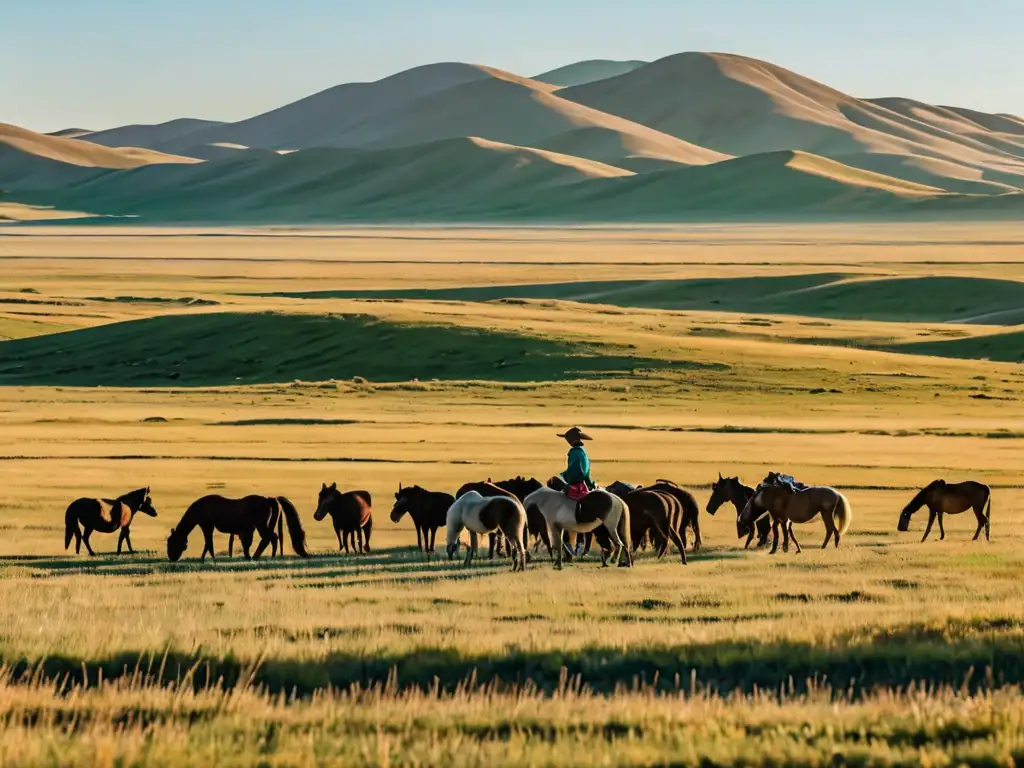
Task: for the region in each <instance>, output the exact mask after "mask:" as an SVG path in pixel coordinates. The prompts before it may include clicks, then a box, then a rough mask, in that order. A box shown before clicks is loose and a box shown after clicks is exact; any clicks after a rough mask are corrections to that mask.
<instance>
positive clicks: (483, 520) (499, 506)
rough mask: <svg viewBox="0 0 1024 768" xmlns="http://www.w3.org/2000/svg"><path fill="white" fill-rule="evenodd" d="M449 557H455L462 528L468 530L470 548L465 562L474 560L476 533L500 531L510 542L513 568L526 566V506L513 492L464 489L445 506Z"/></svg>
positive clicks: (522, 568)
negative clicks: (488, 493) (484, 492)
mask: <svg viewBox="0 0 1024 768" xmlns="http://www.w3.org/2000/svg"><path fill="white" fill-rule="evenodd" d="M445 522H446V526H447V534H448V547H447V552H448V559H449V560H451V559H452V558H454V557H455V552H456V551H457V550H458V548H459V536H461V535H462V531H463V529H468V530H469V549H468V550H467V551H466V561H465V565H467V566H468V565H469V564H470V563H471V562H473V555H474V554H475V553H476V548H477V544H478V543H479V542H478V538H477V537H478V536H479V535H480V534H483V533H493V532H494V531H501V532H502V533H503V534H504V535H505V538H506V540H507V541H508V544H509V549H510V550H511V553H510V554H511V555H512V570H513V571H524V570H526V542H525V541H524V540H523V534H524V532H525V530H526V510H525V509H523V505H522V503H521V502H520V501H519V499H517V498H515V496H490V497H488V496H482V495H481V494H480V493H478V492H477V491H467V492H466V493H464V494H463V495H462V496H460V497H459V498H458V499H456V500H455V502H454V503H453V504H452V505H451V506H450V507H449V508H448V514H447V520H446V521H445Z"/></svg>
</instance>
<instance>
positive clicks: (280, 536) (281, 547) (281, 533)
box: [277, 500, 284, 557]
mask: <svg viewBox="0 0 1024 768" xmlns="http://www.w3.org/2000/svg"><path fill="white" fill-rule="evenodd" d="M278 506H279V507H280V508H281V510H282V511H284V504H281V502H280V500H279V501H278ZM283 517H284V515H283V514H282V515H278V516H277V546H278V550H277V551H278V552H280V553H281V557H284V527H283V526H284V521H283V520H282V518H283Z"/></svg>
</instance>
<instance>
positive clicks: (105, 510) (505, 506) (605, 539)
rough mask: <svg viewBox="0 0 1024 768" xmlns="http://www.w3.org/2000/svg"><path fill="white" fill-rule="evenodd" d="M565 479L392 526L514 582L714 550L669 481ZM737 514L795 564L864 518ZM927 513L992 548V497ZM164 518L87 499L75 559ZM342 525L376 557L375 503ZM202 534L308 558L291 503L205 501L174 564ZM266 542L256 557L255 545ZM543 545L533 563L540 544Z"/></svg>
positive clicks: (352, 508)
mask: <svg viewBox="0 0 1024 768" xmlns="http://www.w3.org/2000/svg"><path fill="white" fill-rule="evenodd" d="M564 490H565V488H564V483H563V482H562V481H561V479H560V478H558V477H553V478H551V479H550V480H549V481H548V482H547V483H546V484H544V483H541V482H540V481H538V480H536V479H532V478H524V477H515V478H512V479H509V480H503V481H498V482H492V481H491V480H486V481H480V482H472V483H467V484H466V485H464V486H462V487H461V488H460V489H459V490H458V491H457V492H456V493H455V494H454V495H453V494H449V493H445V492H441V491H430V490H427V489H425V488H421V487H420V486H418V485H413V486H404V487H403V486H402V485H399V488H398V491H397V492H396V493H395V501H394V505H393V507H392V510H391V515H390V517H391V521H392V522H393V523H398V522H400V521H401V520H402V518H403V517H405V515H409V517H410V518H411V519H412V522H413V526H414V528H415V529H416V545H417V547H418V549H419V550H420V551H422V552H427V553H432V552H434V551H435V544H436V538H437V531H438V529H439V528H442V527H443V528H445V533H446V540H445V551H446V553H447V555H448V558H449V559H453V558H454V557H455V555H456V554H457V553H458V551H459V547H460V542H461V539H462V534H463V533H464V532H466V531H468V533H469V539H470V541H469V546H468V547H467V549H466V555H465V564H466V565H469V564H470V563H471V562H472V560H473V557H474V556H475V554H476V551H477V548H478V545H479V543H480V539H479V537H481V536H484V535H486V536H487V537H488V556H489V557H491V558H493V557H495V555H498V556H507V557H509V558H510V559H511V560H512V567H513V570H517V571H518V570H523V569H525V568H526V563H527V562H528V560H529V559H531V557H532V555H533V554H536V553H537V552H538V551H539V549H540V547H542V546H543V547H545V548H546V550H547V553H548V555H549V557H550V558H551V559H552V560H553V562H554V566H555V568H558V569H561V568H562V564H563V563H564V562H567V561H571V560H572V559H573V558H577V557H581V556H584V555H586V554H588V553H589V552H590V550H591V546H592V544H593V542H594V541H596V542H597V544H598V547H599V549H600V556H601V563H602V565H605V566H607V565H608V564H609V563H612V562H614V563H616V564H617V565H619V566H622V567H628V566H631V565H633V557H634V555H635V553H636V552H637V550H638V549H639V548H641V547H645V548H646V547H648V546H649V547H651V548H652V549H653V550H654V552H655V553H656V554H657V556H658V558H659V559H660V558H661V557H663V556H664V555H665V553H666V552H667V551H668V547H669V545H670V544H671V545H673V546H675V547H676V550H677V551H678V553H679V557H680V560H681V562H682V564H684V565H685V564H686V550H687V531H688V530H689V531H690V532H692V534H693V547H692V551H698V550H699V549H700V548H701V546H702V540H701V535H700V521H699V511H700V507H699V505H698V503H697V500H696V498H695V497H694V496H693V494H692V493H690V492H689V491H687V490H686V489H684V488H681V487H680V486H678V485H677V484H676V483H674V482H672V481H669V480H658V481H657V482H655V483H654V484H653V485H649V486H634V485H630V484H627V483H623V482H615V483H612V484H611V485H609V486H608V487H607V488H598V489H595V490H593V491H591V492H590V493H589V494H587V495H586V496H584V497H583V498H582V499H578V500H574V499H570V498H569V496H568V495H567V494H566V493H565V492H564ZM727 503H730V504H732V505H733V506H734V507H735V510H736V533H737V536H738V537H739V538H741V539H742V538H743V537H746V543H745V545H744V548H747V547H749V546H750V545H751V543H752V542H753V539H754V537H755V536H756V537H757V540H758V546H759V547H764V546H767V544H768V541H769V538H772V539H773V541H772V546H771V553H772V554H775V552H776V551H777V549H778V546H779V541H780V538H781V540H782V547H783V551H784V552H788V551H789V548H790V541H792V543H793V545H794V546H795V548H796V551H797V552H800V544H799V542H798V541H797V539H796V535H795V533H794V531H793V524H794V523H797V524H801V523H808V522H811V521H813V520H814V519H815V518H816V517H819V516H820V517H821V519H822V521H823V523H824V526H825V540H824V542H823V543H822V545H821V546H822V549H824V548H826V547H827V546H828V544H829V542H833V543H834V545H835V546H836V547H838V546H839V543H840V539H841V537H842V536H843V535H845V534H846V532H847V530H848V529H849V527H850V523H851V521H852V516H853V513H852V509H851V507H850V504H849V502H848V501H847V499H846V497H845V496H844V495H843V494H842V493H840V492H839V491H837V490H835V489H834V488H829V487H825V486H810V487H807V486H802V485H800V484H799V483H796V482H795V481H793V480H792V478H788V476H785V475H779V474H777V473H769V475H768V476H767V477H766V478H765V479H764V481H763V482H761V483H760V484H758V485H757V487H755V488H751V487H749V486H746V485H743V484H742V483H741V482H740V480H739V478H738V477H722V476H721V475H719V477H718V479H717V480H716V481H715V482H714V483H712V486H711V498H710V500H709V501H708V503H707V505H706V507H705V509H706V511H707V512H708V514H710V515H714V514H715V513H716V512H717V511H718V510H719V508H721V507H722V505H724V504H727ZM924 507H927V508H928V512H929V518H928V523H927V526H926V528H925V532H924V538H923V539H922V541H924V540H925V539H927V538H928V535H929V533H930V532H931V530H932V525H933V524H934V523H935V522H936V521H938V524H939V534H940V538H945V535H946V532H945V528H944V526H943V517H944V516H945V515H956V514H960V513H963V512H966V511H967V510H972V511H973V512H974V514H975V517H976V518H977V522H978V527H977V530H976V531H975V533H974V540H977V539H978V538H979V537H980V536H981V533H982V532H983V531H984V533H985V538H986V540H988V539H989V538H990V518H991V512H992V496H991V490H990V488H989V487H988V486H987V485H984V484H982V483H978V482H974V481H967V482H962V483H947V482H945V481H944V480H935V481H934V482H932V483H929V484H928V485H927V486H925V487H924V488H922V489H921V490H920V491H919V492H918V493H917V494H916V495H915V496H914V498H913V499H912V500H911V501H910V503H909V504H907V505H906V507H904V509H903V511H902V512H901V513H900V516H899V521H898V524H897V529H898V530H899V531H907V530H909V526H910V522H911V518H912V516H913V515H914V514H915V513H916V512H917V511H918V510H920V509H922V508H924ZM139 512H141V513H143V514H145V515H148V516H150V517H156V516H157V512H156V509H155V508H154V507H153V503H152V500H151V497H150V489H149V488H140V489H138V490H135V491H131V492H130V493H126V494H125V495H123V496H120V497H118V498H116V499H91V498H82V499H77V500H75V501H74V502H72V503H71V505H70V506H69V507H68V508H67V512H66V513H65V533H64V548H65V549H68V548H69V547H70V546H71V541H72V540H74V541H75V552H76V554H77V553H80V552H81V548H82V544H85V548H86V551H87V552H88V553H89V554H90V555H95V554H96V553H95V552H94V551H93V548H92V545H91V544H90V541H89V539H90V537H91V535H92V534H93V533H94V532H100V533H115V532H116V533H119V537H118V541H117V553H118V554H121V553H122V547H123V546H125V545H127V549H128V552H129V553H133V552H134V550H133V549H132V542H131V533H130V528H131V524H132V521H133V520H134V518H135V515H136V514H137V513H139ZM328 515H330V517H331V520H332V523H333V526H334V530H335V533H336V534H337V538H338V548H339V550H340V551H341V552H345V553H349V552H355V553H362V552H369V551H370V537H371V534H372V532H373V500H372V497H371V495H370V493H369V492H367V491H363V490H350V491H341V490H339V489H338V487H337V484H336V483H332V484H331V485H329V486H328V485H327V484H326V483H325V484H323V487H322V488H321V489H320V493H319V495H318V498H317V507H316V511H315V512H314V515H313V519H314V520H315V521H322V520H323V519H324V518H325V517H327V516H328ZM196 528H199V530H200V531H201V532H202V535H203V549H202V552H201V553H200V556H199V557H200V560H203V559H205V557H206V555H207V554H209V555H210V557H211V558H214V557H215V554H214V539H213V536H214V533H215V532H219V533H222V534H228V535H229V537H230V538H229V542H228V553H229V556H230V555H232V554H233V551H234V539H235V537H238V540H239V543H240V545H241V548H242V553H243V555H244V557H245V558H246V559H258V558H259V557H260V556H261V555H262V554H263V553H264V552H265V551H266V550H267V548H268V547H269V548H270V552H271V555H272V556H273V555H278V554H280V555H283V554H284V529H285V528H287V530H288V537H289V539H290V540H291V545H292V548H293V550H294V551H295V553H296V554H297V555H299V556H301V557H308V556H309V551H308V549H307V547H306V534H305V531H304V529H303V527H302V522H301V519H300V517H299V513H298V511H297V510H296V508H295V505H293V504H292V503H291V502H290V501H289V500H288V499H286V498H284V497H283V496H255V495H254V496H246V497H244V498H241V499H229V498H225V497H223V496H219V495H209V496H203V497H202V498H200V499H197V500H196V501H195V502H193V503H192V504H191V505H190V506H189V507H188V509H187V510H186V511H185V513H184V514H183V515H182V517H181V520H179V522H178V524H177V525H176V526H175V527H174V528H172V529H171V532H170V535H169V536H168V537H167V557H168V559H169V560H170V561H172V562H175V561H178V560H179V559H180V558H181V556H182V555H183V554H184V553H185V550H186V549H187V548H188V539H189V536H190V534H191V533H192V532H193V531H194V530H195V529H196ZM257 536H258V541H257V545H256V548H255V550H252V545H253V542H254V541H255V540H256V537H257ZM531 542H532V552H531V548H530V543H531Z"/></svg>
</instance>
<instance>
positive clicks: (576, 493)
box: [564, 483, 590, 501]
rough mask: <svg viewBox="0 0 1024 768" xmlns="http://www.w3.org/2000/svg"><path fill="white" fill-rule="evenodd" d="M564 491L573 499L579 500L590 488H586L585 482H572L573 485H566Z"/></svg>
mask: <svg viewBox="0 0 1024 768" xmlns="http://www.w3.org/2000/svg"><path fill="white" fill-rule="evenodd" d="M564 493H565V495H566V496H568V497H569V498H570V499H572V500H573V501H579V500H580V499H582V498H583V497H584V496H586V495H587V494H588V493H590V489H589V488H587V484H586V483H574V484H573V485H567V486H566V487H565V491H564Z"/></svg>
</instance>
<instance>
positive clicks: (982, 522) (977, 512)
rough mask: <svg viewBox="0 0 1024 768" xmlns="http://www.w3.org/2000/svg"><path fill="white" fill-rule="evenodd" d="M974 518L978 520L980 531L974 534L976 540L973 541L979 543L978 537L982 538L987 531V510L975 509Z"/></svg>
mask: <svg viewBox="0 0 1024 768" xmlns="http://www.w3.org/2000/svg"><path fill="white" fill-rule="evenodd" d="M973 509H974V516H975V517H976V518H978V530H976V531H975V532H974V538H973V539H971V541H977V540H978V537H979V536H981V532H982V531H983V530H984V529H985V509H984V507H982V508H981V509H979V508H978V507H974V508H973Z"/></svg>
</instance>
